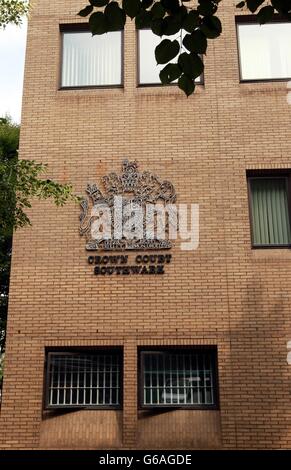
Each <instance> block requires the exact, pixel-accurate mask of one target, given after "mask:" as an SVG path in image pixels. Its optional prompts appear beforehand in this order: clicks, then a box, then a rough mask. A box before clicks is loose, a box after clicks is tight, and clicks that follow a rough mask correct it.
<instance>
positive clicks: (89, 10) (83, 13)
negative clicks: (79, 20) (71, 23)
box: [78, 5, 93, 18]
mask: <svg viewBox="0 0 291 470" xmlns="http://www.w3.org/2000/svg"><path fill="white" fill-rule="evenodd" d="M92 11H93V7H92V5H87V6H86V7H85V8H83V10H81V11H79V13H78V16H82V17H83V18H85V17H86V16H88V15H90V13H92Z"/></svg>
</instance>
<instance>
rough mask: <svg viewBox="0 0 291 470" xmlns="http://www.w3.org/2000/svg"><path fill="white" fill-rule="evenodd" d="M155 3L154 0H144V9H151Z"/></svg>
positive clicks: (142, 4) (142, 3)
mask: <svg viewBox="0 0 291 470" xmlns="http://www.w3.org/2000/svg"><path fill="white" fill-rule="evenodd" d="M153 3H154V0H142V2H141V6H142V8H149V7H150V6H151V5H152V4H153Z"/></svg>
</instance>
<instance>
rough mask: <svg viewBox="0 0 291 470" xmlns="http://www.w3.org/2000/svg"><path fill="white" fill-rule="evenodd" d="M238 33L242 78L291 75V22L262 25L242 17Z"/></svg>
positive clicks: (280, 77) (264, 78) (277, 78)
mask: <svg viewBox="0 0 291 470" xmlns="http://www.w3.org/2000/svg"><path fill="white" fill-rule="evenodd" d="M248 21H249V22H248ZM237 35H238V46H239V59H240V78H241V80H242V81H244V80H280V79H281V80H285V79H289V78H290V77H291V53H290V44H291V22H290V23H288V22H286V23H283V22H277V21H276V22H273V23H268V24H265V25H259V24H258V23H255V22H251V20H247V19H245V18H244V17H239V18H237Z"/></svg>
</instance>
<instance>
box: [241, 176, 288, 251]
mask: <svg viewBox="0 0 291 470" xmlns="http://www.w3.org/2000/svg"><path fill="white" fill-rule="evenodd" d="M248 179H249V195H250V211H251V228H252V243H253V246H254V247H260V246H261V247H265V246H266V247H268V246H269V247H273V246H279V247H280V246H289V245H290V242H291V235H290V217H289V203H288V199H289V175H286V174H285V175H284V174H277V175H274V174H273V175H272V174H269V175H266V174H265V175H257V176H249V178H248Z"/></svg>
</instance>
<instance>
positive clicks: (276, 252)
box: [251, 246, 291, 263]
mask: <svg viewBox="0 0 291 470" xmlns="http://www.w3.org/2000/svg"><path fill="white" fill-rule="evenodd" d="M251 257H252V259H253V260H258V261H260V260H275V261H276V260H279V261H280V263H281V262H282V261H286V262H288V263H289V262H290V260H291V249H290V247H288V246H286V247H277V248H274V247H268V248H262V247H261V248H254V247H252V250H251Z"/></svg>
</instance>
